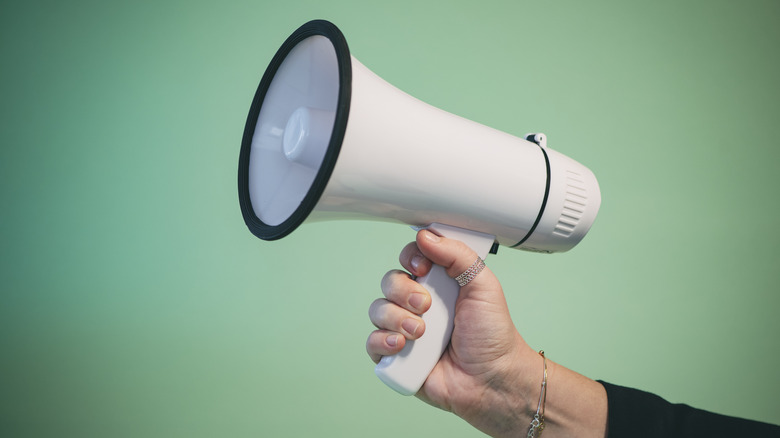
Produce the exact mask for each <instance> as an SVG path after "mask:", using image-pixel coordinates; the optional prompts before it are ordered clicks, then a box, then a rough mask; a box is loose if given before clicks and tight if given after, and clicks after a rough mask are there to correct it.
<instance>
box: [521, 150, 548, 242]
mask: <svg viewBox="0 0 780 438" xmlns="http://www.w3.org/2000/svg"><path fill="white" fill-rule="evenodd" d="M539 150H540V151H542V155H544V164H545V166H547V184H546V185H545V187H544V197H543V198H542V206H541V207H540V208H539V215H538V216H536V221H534V224H533V225H532V226H531V229H530V230H528V234H526V235H525V237H523V239H522V240H520V241H519V242H517V243H516V244H514V245H512V248H517V247H518V246H520V245H522V244H523V243H525V241H526V240H528V238H529V237H531V235H532V234H534V231H535V230H536V227H537V225H539V222H540V221H541V220H542V215H543V214H544V209H545V207H547V198H548V197H549V196H550V180H551V175H550V157H548V156H547V151H545V150H544V148H543V147H541V146H539Z"/></svg>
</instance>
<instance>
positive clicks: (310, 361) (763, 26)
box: [0, 0, 780, 437]
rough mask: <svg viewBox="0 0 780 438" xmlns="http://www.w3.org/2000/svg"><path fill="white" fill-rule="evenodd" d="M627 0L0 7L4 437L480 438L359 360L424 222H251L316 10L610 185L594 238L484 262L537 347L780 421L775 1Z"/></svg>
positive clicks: (779, 37)
mask: <svg viewBox="0 0 780 438" xmlns="http://www.w3.org/2000/svg"><path fill="white" fill-rule="evenodd" d="M630 3H633V4H629V2H622V1H600V2H583V1H578V0H561V1H555V2H538V1H503V2H491V1H483V2H474V1H468V2H466V1H457V2H452V1H447V2H445V1H431V2H425V1H419V0H418V1H407V0H394V1H382V2H373V1H371V2H369V1H314V0H311V1H285V2H282V1H277V2H269V1H262V0H260V1H258V0H255V1H219V2H214V1H209V2H206V1H192V0H187V1H184V0H181V1H172V0H154V1H146V0H145V1H113V2H112V1H86V0H75V1H67V2H65V1H36V0H24V1H19V0H15V1H14V0H7V1H4V2H2V5H0V75H1V77H0V79H2V80H1V81H0V93H1V94H0V142H1V145H2V148H1V150H0V178H2V180H1V181H2V184H1V185H0V201H1V202H2V204H0V205H1V206H2V210H1V212H0V239H1V240H0V280H1V282H0V284H1V287H2V299H1V300H0V348H1V350H0V435H2V436H8V437H27V436H57V437H93V436H94V437H138V436H160V437H178V436H181V437H185V436H186V437H193V436H203V437H214V436H232V437H243V436H284V437H288V436H289V437H297V436H312V435H313V436H356V437H357V436H367V435H368V434H370V435H371V436H374V437H397V436H399V434H404V436H450V437H477V436H482V435H481V433H479V432H477V431H475V430H473V429H471V428H470V427H469V426H468V425H467V424H466V423H465V422H463V421H462V420H460V419H458V418H457V417H454V416H452V415H450V414H448V413H445V412H442V411H438V410H436V409H434V408H431V407H429V406H428V405H425V404H424V403H421V402H419V401H418V400H415V399H411V398H404V397H402V396H399V395H397V394H395V393H394V392H392V391H391V390H389V389H387V388H385V387H384V386H383V385H382V384H381V383H380V382H379V381H378V380H377V379H376V378H375V376H374V375H373V364H372V363H371V362H370V360H369V359H368V357H367V355H366V354H365V350H364V342H365V338H366V336H367V335H368V333H369V332H370V331H371V329H372V326H371V324H370V322H369V321H368V317H367V309H368V305H369V304H370V302H371V301H373V300H374V299H375V298H376V297H378V296H379V294H380V291H379V280H380V278H381V277H382V275H383V274H384V272H385V271H387V270H389V269H391V268H395V267H397V254H398V252H399V251H400V249H401V248H402V247H403V245H404V244H406V243H407V242H408V241H410V240H412V239H413V237H414V233H413V232H412V230H410V229H409V228H408V227H405V226H403V225H397V224H387V223H373V222H327V223H317V224H307V225H305V226H303V227H301V228H300V229H298V230H296V232H295V233H293V234H292V235H290V236H289V237H287V238H285V239H282V240H280V241H277V242H272V243H269V242H264V241H261V240H259V239H256V238H255V237H254V236H252V235H251V234H250V233H249V232H248V230H247V229H246V227H245V225H244V223H243V220H242V218H241V214H240V211H239V207H238V200H237V190H236V170H237V158H238V151H239V144H240V141H241V134H242V130H243V125H244V122H245V118H246V112H247V110H248V108H249V104H250V101H251V98H252V95H253V93H254V90H255V88H256V86H257V83H258V82H259V79H260V77H261V75H262V73H263V71H264V69H265V67H266V65H267V63H268V61H269V60H270V58H271V57H272V56H273V54H274V53H275V51H276V49H277V48H278V47H279V45H280V44H281V43H282V41H284V39H285V38H286V37H287V36H288V35H289V34H290V33H291V32H292V31H293V30H295V29H296V28H297V27H298V26H299V25H301V24H303V23H304V22H306V21H308V20H310V19H313V18H325V19H328V20H331V21H333V22H334V23H335V24H336V25H338V26H339V27H340V28H341V30H342V31H343V32H344V34H345V35H346V38H347V41H348V42H349V45H350V50H351V52H352V54H353V55H355V56H356V57H357V58H358V59H359V60H360V61H361V62H363V63H364V64H365V65H366V66H368V67H369V68H370V69H372V70H373V71H374V72H376V73H377V74H379V75H380V76H382V77H383V78H385V79H386V80H387V81H389V82H390V83H392V84H393V85H395V86H397V87H399V88H401V89H402V90H404V91H406V92H408V93H409V94H411V95H413V96H415V97H418V98H420V99H422V100H423V101H426V102H428V103H430V104H432V105H435V106H438V107H440V108H443V109H445V110H447V111H450V112H453V113H455V114H458V115H461V116H464V117H467V118H470V119H473V120H476V121H478V122H481V123H484V124H487V125H489V126H492V127H495V128H498V129H501V130H503V131H506V132H509V133H512V134H515V135H522V134H524V133H526V132H545V133H546V134H547V135H548V137H549V145H550V147H551V148H553V149H557V150H559V151H561V152H563V153H565V154H567V155H569V156H571V157H573V158H575V159H576V160H578V161H580V162H582V163H584V164H586V165H587V166H589V167H590V168H591V169H592V170H593V171H594V172H595V174H596V175H597V176H598V178H599V182H600V185H601V190H602V196H603V204H602V208H601V211H600V213H599V217H598V219H597V221H596V224H595V225H594V227H593V228H592V230H591V232H590V234H589V235H588V237H586V239H585V240H584V241H583V242H582V243H581V244H580V245H579V246H578V247H577V248H575V249H574V250H572V251H570V252H568V253H565V254H558V255H551V256H545V255H538V254H532V253H525V252H521V251H514V250H510V249H505V248H504V249H502V250H501V251H500V252H499V254H498V255H495V256H491V257H489V259H488V264H489V265H490V266H491V267H492V269H493V270H494V271H495V272H496V274H497V275H498V276H499V278H500V279H501V280H502V282H503V284H504V287H505V290H506V292H507V295H508V300H509V304H510V306H511V310H512V314H513V317H514V319H515V323H516V325H517V326H518V329H519V330H520V331H521V333H523V334H524V336H525V338H526V340H527V341H528V342H529V343H530V344H531V345H532V346H533V347H535V348H543V349H544V350H545V351H546V352H547V354H548V356H549V357H550V358H552V359H553V360H555V361H557V362H559V363H562V364H564V365H566V366H568V367H570V368H572V369H575V370H577V371H579V372H581V373H583V374H585V375H587V376H590V377H593V378H600V379H604V380H608V381H611V382H613V383H617V384H622V385H627V386H634V387H639V388H642V389H646V390H649V391H653V392H656V393H658V394H660V395H661V396H663V397H665V398H667V399H669V400H671V401H675V402H685V403H688V404H691V405H694V406H697V407H701V408H705V409H709V410H713V411H716V412H721V413H726V414H730V415H737V416H743V417H748V418H753V419H759V420H764V421H770V422H775V423H778V422H780V401H778V394H779V393H780V375H779V374H780V373H778V370H780V342H779V341H778V334H780V318H778V317H777V314H778V310H780V298H778V289H779V288H778V280H780V269H779V268H780V263H779V262H780V257H779V256H778V249H777V248H778V244H780V238H779V237H778V230H777V228H778V225H780V221H779V220H778V214H780V196H778V194H777V187H778V186H779V185H780V171H779V170H780V169H778V159H779V158H780V152H778V148H777V146H778V143H779V142H778V126H780V117H778V116H780V86H779V85H778V77H780V72H779V71H778V69H779V67H780V55H778V54H779V53H780V51H778V47H779V46H780V26H778V19H780V3H778V2H776V1H756V0H751V1H743V2H733V1H657V2H630ZM378 104H381V102H378ZM367 147H369V146H367ZM409 159H414V157H409ZM409 177H410V178H414V175H409Z"/></svg>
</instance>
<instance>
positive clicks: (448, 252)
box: [366, 230, 542, 435]
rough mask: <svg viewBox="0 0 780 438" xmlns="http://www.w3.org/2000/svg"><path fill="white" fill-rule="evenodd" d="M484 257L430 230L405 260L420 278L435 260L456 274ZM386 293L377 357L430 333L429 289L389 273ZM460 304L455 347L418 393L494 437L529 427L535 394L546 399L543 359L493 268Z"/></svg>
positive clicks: (375, 315)
mask: <svg viewBox="0 0 780 438" xmlns="http://www.w3.org/2000/svg"><path fill="white" fill-rule="evenodd" d="M476 257H477V255H476V254H475V253H474V251H472V250H471V249H470V248H468V247H467V246H466V245H465V244H463V243H461V242H459V241H457V240H451V239H446V238H443V237H439V236H437V235H435V234H434V233H432V232H431V231H429V230H422V231H420V232H418V234H417V239H416V242H414V243H411V244H409V245H407V246H406V247H405V248H404V249H403V251H402V252H401V255H400V257H399V259H400V262H401V265H402V266H403V267H404V268H405V269H407V270H408V271H409V272H410V273H411V274H412V275H415V276H423V275H425V274H427V273H428V271H429V270H430V268H431V266H432V263H435V264H438V265H440V266H442V267H444V268H445V270H446V271H447V274H448V275H449V276H450V277H455V276H457V275H458V274H460V273H462V272H463V271H465V270H466V269H467V268H468V267H469V266H470V265H471V264H472V263H473V261H474V260H475V259H476ZM382 292H383V293H384V295H385V298H383V299H378V300H376V301H375V302H374V303H373V304H372V305H371V308H370V310H369V316H370V318H371V321H372V322H373V323H374V325H375V326H376V327H377V328H378V329H379V330H376V331H374V332H373V333H371V335H370V336H369V338H368V341H367V344H366V349H367V351H368V354H369V356H370V357H371V359H372V360H373V361H374V362H378V361H379V360H380V359H381V357H382V356H384V355H391V354H396V353H398V352H399V351H401V349H402V348H403V347H404V345H405V343H406V340H407V339H408V340H412V339H417V338H419V337H420V336H423V334H424V331H425V327H424V322H423V320H422V318H421V317H420V316H419V315H420V314H422V313H424V312H425V311H426V310H428V308H429V306H430V303H431V299H430V295H429V294H428V292H427V291H426V290H425V289H424V288H423V287H422V286H420V285H419V284H418V283H417V282H415V281H414V280H413V279H412V278H411V277H410V275H409V274H407V273H406V272H403V271H398V270H394V271H390V272H388V273H387V274H386V275H385V277H384V278H383V279H382ZM455 309H456V312H455V319H454V326H453V331H452V338H451V341H450V344H449V346H448V347H447V349H446V350H445V352H444V354H443V355H442V357H441V359H440V360H439V362H438V363H437V364H436V366H435V367H434V369H433V371H432V372H431V374H430V375H429V376H428V379H427V380H426V382H425V384H424V385H423V387H422V388H421V390H420V391H419V392H418V394H417V396H418V397H419V398H421V399H422V400H424V401H426V402H428V403H430V404H432V405H434V406H437V407H439V408H442V409H445V410H448V411H451V412H453V413H455V414H456V415H458V416H460V417H462V418H464V419H465V420H467V421H469V422H470V423H471V424H473V425H474V426H475V427H477V428H479V429H480V430H483V431H484V432H487V433H489V434H491V435H500V434H502V433H504V432H507V433H509V432H510V431H514V432H516V431H517V430H521V429H522V425H521V423H522V424H525V425H526V427H527V423H528V421H530V417H531V416H532V415H533V413H532V411H535V409H536V401H534V400H533V398H534V396H535V397H536V398H537V400H538V394H539V386H538V385H539V382H536V380H538V377H539V375H540V370H541V369H542V359H541V357H540V356H539V355H538V354H537V353H536V352H535V351H533V350H532V349H531V348H530V347H529V346H528V345H527V344H526V343H525V341H524V340H523V338H522V337H521V336H520V334H519V333H518V332H517V330H516V329H515V326H514V324H513V322H512V319H511V317H510V315H509V310H508V308H507V305H506V300H505V298H504V294H503V291H502V289H501V285H500V283H499V282H498V279H497V278H496V277H495V276H494V275H493V273H492V272H491V271H490V269H489V268H486V269H484V270H483V271H482V272H481V273H480V274H479V275H477V276H476V278H474V279H473V280H472V281H471V282H470V283H469V284H467V285H465V286H463V287H462V288H461V290H460V294H459V296H458V300H457V302H456V305H455ZM529 375H533V376H534V382H535V383H534V384H533V385H532V386H531V385H526V384H527V383H530V380H529V379H528V376H529ZM526 386H528V387H526ZM526 413H529V414H528V415H527V416H526ZM518 427H519V429H518Z"/></svg>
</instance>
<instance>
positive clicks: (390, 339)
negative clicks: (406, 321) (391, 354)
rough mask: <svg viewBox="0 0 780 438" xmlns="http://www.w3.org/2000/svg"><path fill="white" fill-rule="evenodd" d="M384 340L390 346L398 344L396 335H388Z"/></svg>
mask: <svg viewBox="0 0 780 438" xmlns="http://www.w3.org/2000/svg"><path fill="white" fill-rule="evenodd" d="M385 342H387V345H389V346H391V347H395V346H396V345H398V335H390V336H388V337H387V338H386V339H385Z"/></svg>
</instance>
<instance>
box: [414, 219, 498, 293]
mask: <svg viewBox="0 0 780 438" xmlns="http://www.w3.org/2000/svg"><path fill="white" fill-rule="evenodd" d="M417 247H418V248H419V249H420V252H421V253H422V254H423V255H424V256H425V257H426V258H428V259H429V260H430V261H432V262H433V263H435V264H437V265H439V266H442V267H443V268H444V269H445V270H446V271H447V275H449V276H450V277H452V278H455V277H457V276H458V275H460V274H462V273H463V272H465V271H466V270H467V269H469V267H471V266H472V265H473V264H474V262H475V261H476V260H477V258H478V256H477V253H476V252H474V250H472V249H471V248H469V246H468V245H466V244H465V243H463V242H461V241H459V240H455V239H448V238H446V237H442V236H439V235H437V234H435V233H433V232H432V231H430V230H427V229H424V230H420V231H419V232H418V233H417ZM473 287H476V288H479V289H489V288H492V289H494V288H500V287H501V286H500V285H499V283H498V279H497V278H496V277H495V275H493V273H492V272H490V270H489V269H487V268H485V269H483V270H482V272H480V273H479V274H477V276H476V277H474V279H473V280H472V281H471V282H469V283H468V284H467V285H466V286H463V288H462V289H467V288H468V289H471V288H473Z"/></svg>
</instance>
